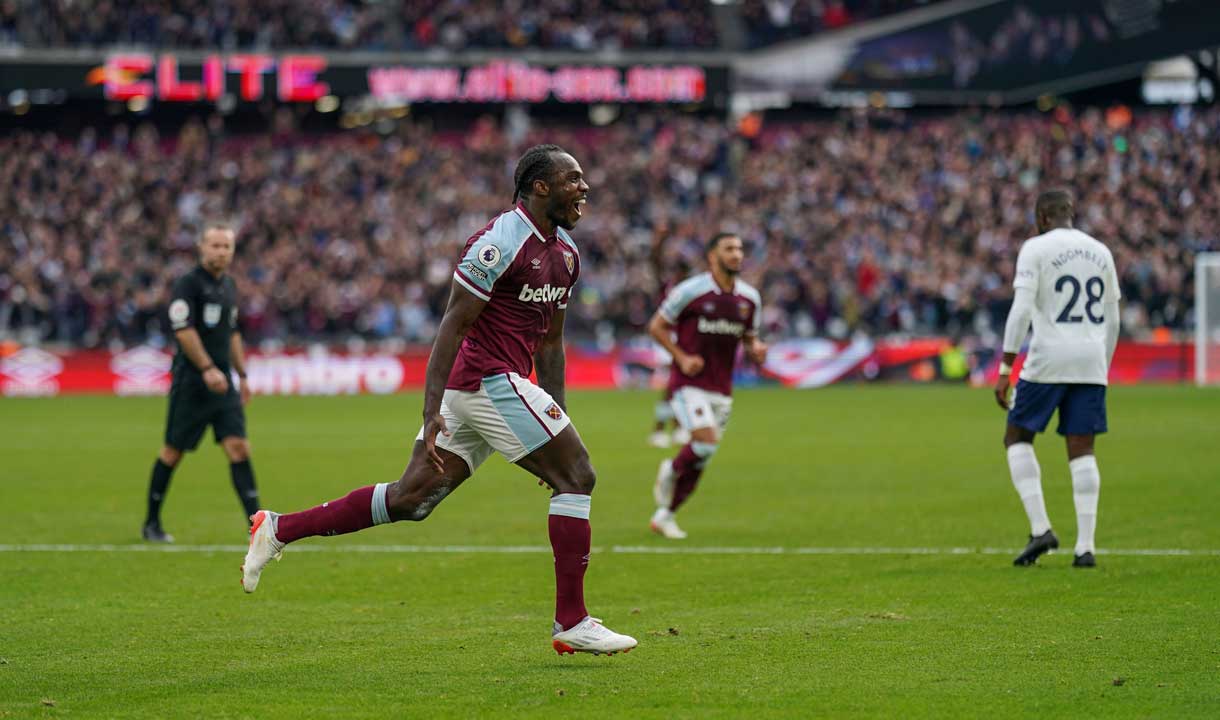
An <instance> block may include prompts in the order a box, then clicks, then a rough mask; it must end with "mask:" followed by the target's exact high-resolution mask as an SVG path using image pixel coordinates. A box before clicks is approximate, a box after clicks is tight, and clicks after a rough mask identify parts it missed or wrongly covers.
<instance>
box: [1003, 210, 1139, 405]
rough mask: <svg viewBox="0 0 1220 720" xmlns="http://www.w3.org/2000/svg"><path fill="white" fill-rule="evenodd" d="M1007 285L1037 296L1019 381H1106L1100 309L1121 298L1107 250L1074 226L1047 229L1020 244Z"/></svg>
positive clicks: (1112, 261) (1103, 319) (1102, 382)
mask: <svg viewBox="0 0 1220 720" xmlns="http://www.w3.org/2000/svg"><path fill="white" fill-rule="evenodd" d="M1012 284H1013V287H1015V288H1030V289H1032V290H1033V291H1034V292H1035V293H1036V294H1037V295H1036V297H1035V300H1034V307H1035V311H1034V320H1033V326H1034V336H1033V340H1031V341H1030V344H1029V354H1028V355H1027V356H1026V358H1025V365H1024V367H1022V369H1021V379H1022V380H1028V381H1030V382H1038V383H1088V384H1096V385H1105V384H1106V375H1107V371H1108V369H1109V368H1108V364H1109V358H1108V357H1106V330H1105V310H1104V308H1105V305H1106V304H1107V303H1111V302H1114V303H1116V302H1118V300H1119V297H1120V295H1119V289H1118V273H1117V272H1116V271H1115V269H1114V256H1113V255H1111V254H1110V250H1109V248H1107V247H1106V246H1105V245H1103V244H1101V243H1100V242H1098V241H1097V240H1094V239H1093V238H1092V237H1089V236H1088V235H1086V234H1085V233H1082V232H1080V231H1079V230H1075V229H1072V228H1058V229H1055V230H1051V231H1050V232H1048V233H1045V234H1043V235H1038V236H1037V237H1033V238H1030V239H1029V240H1026V241H1025V244H1024V245H1022V246H1021V252H1020V253H1019V254H1018V255H1017V272H1016V275H1015V276H1014V278H1013V282H1012Z"/></svg>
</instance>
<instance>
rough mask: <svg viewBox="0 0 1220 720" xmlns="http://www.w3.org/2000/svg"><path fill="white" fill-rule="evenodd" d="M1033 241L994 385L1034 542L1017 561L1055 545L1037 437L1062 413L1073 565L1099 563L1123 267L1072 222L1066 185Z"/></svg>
mask: <svg viewBox="0 0 1220 720" xmlns="http://www.w3.org/2000/svg"><path fill="white" fill-rule="evenodd" d="M1035 215H1036V220H1037V223H1038V232H1039V233H1041V234H1040V235H1038V236H1037V237H1034V238H1030V239H1029V240H1027V241H1025V244H1024V245H1022V246H1021V252H1020V253H1019V254H1018V255H1017V271H1016V275H1015V277H1014V278H1013V287H1014V288H1015V295H1014V297H1013V302H1012V310H1010V311H1009V313H1008V322H1007V324H1006V325H1005V328H1004V360H1003V362H1002V363H1001V365H1000V377H999V379H998V380H997V381H996V385H995V398H996V402H998V403H999V404H1000V407H1002V408H1004V409H1006V410H1009V413H1008V430H1007V431H1006V432H1005V434H1004V445H1005V447H1007V448H1008V469H1009V471H1010V472H1011V473H1012V484H1013V485H1014V486H1015V487H1016V488H1017V494H1018V495H1020V496H1021V502H1022V503H1023V504H1024V505H1025V513H1026V514H1027V515H1028V516H1029V525H1030V530H1029V533H1030V534H1029V544H1028V545H1026V546H1025V550H1024V551H1023V552H1022V553H1021V554H1020V555H1018V556H1017V558H1016V559H1015V560H1014V561H1013V564H1014V565H1033V564H1034V563H1035V562H1037V560H1038V557H1039V556H1040V555H1042V554H1043V553H1047V552H1050V551H1051V550H1054V549H1055V548H1058V547H1059V538H1057V537H1055V533H1054V531H1053V530H1051V521H1050V519H1049V518H1048V517H1047V514H1046V504H1045V503H1044V502H1043V500H1042V471H1041V470H1040V468H1039V467H1038V458H1037V456H1035V455H1034V446H1033V442H1034V435H1035V434H1036V433H1040V432H1042V431H1043V430H1045V429H1046V426H1047V423H1049V422H1050V419H1051V414H1052V413H1054V412H1055V411H1056V410H1058V411H1059V428H1058V429H1059V434H1060V435H1063V436H1065V437H1066V439H1067V454H1068V467H1069V468H1070V469H1071V473H1072V497H1073V499H1074V500H1075V503H1076V553H1075V559H1074V560H1073V562H1072V564H1073V565H1074V566H1075V567H1094V566H1095V565H1096V564H1097V563H1096V560H1095V558H1094V557H1093V552H1094V547H1093V531H1094V529H1095V528H1096V525H1097V496H1098V491H1099V488H1100V486H1101V474H1100V473H1099V472H1098V469H1097V459H1096V458H1095V457H1094V456H1093V438H1094V436H1095V435H1096V434H1098V433H1104V432H1105V431H1106V379H1107V375H1108V374H1109V369H1110V360H1111V359H1112V358H1113V357H1114V347H1115V345H1116V344H1117V343H1118V328H1119V317H1118V301H1119V297H1120V295H1119V289H1118V273H1117V272H1116V271H1115V269H1114V257H1113V256H1112V255H1111V254H1110V251H1109V249H1107V248H1106V246H1105V245H1103V244H1101V243H1100V242H1098V241H1097V240H1094V239H1093V238H1091V237H1089V236H1088V235H1086V234H1084V233H1083V232H1080V231H1079V230H1076V229H1074V228H1073V227H1072V219H1073V217H1074V215H1075V209H1074V207H1073V203H1072V196H1071V195H1070V194H1069V193H1068V192H1067V191H1066V190H1049V191H1047V192H1044V193H1042V194H1041V195H1039V196H1038V202H1037V206H1036V209H1035ZM1031 319H1032V321H1033V326H1034V337H1033V340H1032V341H1031V342H1030V346H1029V354H1028V355H1027V356H1026V358H1025V365H1024V366H1023V367H1022V368H1021V378H1020V380H1019V381H1018V382H1017V389H1016V393H1015V395H1014V397H1013V401H1012V405H1011V409H1009V407H1010V406H1009V402H1008V394H1009V393H1008V390H1009V375H1011V373H1012V364H1013V362H1014V361H1015V360H1016V358H1017V352H1018V351H1020V349H1021V344H1022V342H1024V340H1025V334H1026V332H1027V331H1028V330H1029V325H1030V321H1031Z"/></svg>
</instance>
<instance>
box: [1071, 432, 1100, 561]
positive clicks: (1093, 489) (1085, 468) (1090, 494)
mask: <svg viewBox="0 0 1220 720" xmlns="http://www.w3.org/2000/svg"><path fill="white" fill-rule="evenodd" d="M1068 467H1069V468H1071V470H1072V499H1073V500H1075V501H1076V554H1077V555H1083V554H1085V553H1087V552H1093V551H1094V548H1093V531H1094V530H1096V529H1097V497H1098V495H1099V494H1100V492H1101V471H1099V470H1098V469H1097V458H1096V457H1094V456H1092V455H1084V456H1082V457H1078V458H1076V459H1075V460H1073V461H1071V462H1069V463H1068Z"/></svg>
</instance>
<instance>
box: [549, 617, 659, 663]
mask: <svg viewBox="0 0 1220 720" xmlns="http://www.w3.org/2000/svg"><path fill="white" fill-rule="evenodd" d="M638 644H639V643H637V642H636V640H635V638H633V637H631V636H630V635H620V634H619V633H616V632H614V631H613V630H611V629H610V628H608V627H606V626H605V625H602V622H601V620H598V619H597V618H594V617H587V618H585V619H584V620H581V621H580V622H578V623H576V625H574V626H573V627H572V628H571V629H569V630H559V629H558V628H556V630H555V631H554V632H552V633H551V647H553V648H555V652H557V653H559V654H560V655H565V654H566V655H572V654H574V653H578V652H586V653H593V654H594V655H613V654H614V653H617V652H630V651H631V648H633V647H635V646H636V645H638Z"/></svg>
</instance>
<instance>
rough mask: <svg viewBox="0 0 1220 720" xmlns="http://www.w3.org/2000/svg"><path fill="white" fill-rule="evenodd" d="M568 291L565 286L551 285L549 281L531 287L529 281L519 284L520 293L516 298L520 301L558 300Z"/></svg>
mask: <svg viewBox="0 0 1220 720" xmlns="http://www.w3.org/2000/svg"><path fill="white" fill-rule="evenodd" d="M567 292H568V289H567V288H566V287H555V288H553V287H551V284H550V283H547V284H546V285H543V286H542V287H540V288H532V287H530V286H529V283H526V284H524V285H522V286H521V294H520V295H518V296H517V299H518V300H520V301H521V302H559V301H560V300H563V296H564V294H565V293H567Z"/></svg>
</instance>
